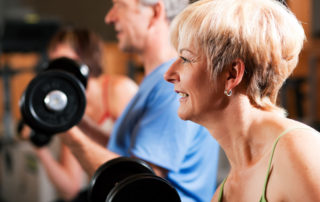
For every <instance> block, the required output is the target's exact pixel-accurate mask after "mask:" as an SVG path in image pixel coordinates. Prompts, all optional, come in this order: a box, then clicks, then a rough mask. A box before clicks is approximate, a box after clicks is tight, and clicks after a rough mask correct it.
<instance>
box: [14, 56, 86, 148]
mask: <svg viewBox="0 0 320 202" xmlns="http://www.w3.org/2000/svg"><path fill="white" fill-rule="evenodd" d="M88 76H89V68H88V67H87V66H86V65H84V64H80V63H78V62H76V61H74V60H72V59H69V58H65V57H62V58H58V59H55V60H52V61H50V62H49V64H48V66H47V67H46V68H45V69H44V70H43V71H42V72H40V73H39V74H38V75H37V76H36V77H35V78H34V79H32V80H31V82H30V83H29V84H28V86H27V88H26V90H25V91H24V93H23V94H22V96H21V98H20V102H19V106H20V111H21V115H22V118H23V121H24V122H25V123H26V124H27V125H29V126H30V128H31V129H32V130H33V132H32V133H33V134H32V135H31V139H30V140H31V141H32V142H33V143H34V144H35V145H36V146H43V145H45V144H47V143H48V142H49V141H50V139H51V137H52V136H53V135H54V134H56V133H60V132H63V131H66V130H68V129H69V128H71V127H72V126H74V125H76V124H77V123H78V122H79V121H80V120H81V118H82V116H83V114H84V111H85V107H86V95H85V89H86V85H87V81H88Z"/></svg>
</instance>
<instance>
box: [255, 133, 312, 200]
mask: <svg viewBox="0 0 320 202" xmlns="http://www.w3.org/2000/svg"><path fill="white" fill-rule="evenodd" d="M295 129H307V128H302V127H300V128H298V127H291V128H288V129H286V130H285V131H283V132H282V133H281V134H280V135H279V136H278V137H277V139H276V141H275V142H274V144H273V147H272V153H271V157H270V160H269V165H268V170H267V175H266V178H265V181H264V185H263V191H262V196H261V198H260V202H267V199H266V189H267V184H268V180H269V177H270V169H271V165H272V159H273V155H274V151H275V150H276V146H277V144H278V142H279V140H280V138H281V137H282V136H284V135H285V134H287V133H288V132H290V131H292V130H295Z"/></svg>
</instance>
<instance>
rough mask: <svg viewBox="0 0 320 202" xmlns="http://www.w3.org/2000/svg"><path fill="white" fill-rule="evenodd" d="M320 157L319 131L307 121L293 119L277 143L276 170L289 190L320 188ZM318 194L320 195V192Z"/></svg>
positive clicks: (277, 175)
mask: <svg viewBox="0 0 320 202" xmlns="http://www.w3.org/2000/svg"><path fill="white" fill-rule="evenodd" d="M319 159H320V134H319V132H318V131H316V130H314V129H313V128H311V127H309V126H307V125H305V124H303V123H299V122H293V124H292V125H291V126H290V127H289V129H287V132H286V134H283V136H281V137H280V139H279V142H278V144H277V146H276V149H275V153H274V160H273V171H272V172H274V176H276V178H277V179H278V180H277V182H278V183H280V184H281V187H282V188H283V189H285V191H284V192H285V193H292V195H296V196H297V195H300V196H301V194H302V193H308V192H309V191H310V190H313V189H314V190H316V189H318V188H320V163H319ZM306 187H308V188H307V189H306ZM282 188H281V189H282ZM308 189H309V190H308ZM297 192H300V193H301V194H300V193H297ZM317 192H319V191H317ZM288 197H290V196H288ZM314 197H316V198H317V197H319V199H320V194H319V193H318V194H316V195H315V196H314ZM306 201H308V200H306Z"/></svg>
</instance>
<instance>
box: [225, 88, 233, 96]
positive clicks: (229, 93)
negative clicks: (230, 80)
mask: <svg viewBox="0 0 320 202" xmlns="http://www.w3.org/2000/svg"><path fill="white" fill-rule="evenodd" d="M224 94H225V95H226V96H228V97H230V96H231V95H232V90H229V92H228V90H224Z"/></svg>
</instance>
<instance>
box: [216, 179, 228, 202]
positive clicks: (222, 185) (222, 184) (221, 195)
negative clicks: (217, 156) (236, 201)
mask: <svg viewBox="0 0 320 202" xmlns="http://www.w3.org/2000/svg"><path fill="white" fill-rule="evenodd" d="M227 178H228V177H226V178H224V180H223V181H222V183H221V188H220V191H219V196H218V202H222V198H223V188H224V184H225V183H226V181H227Z"/></svg>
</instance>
